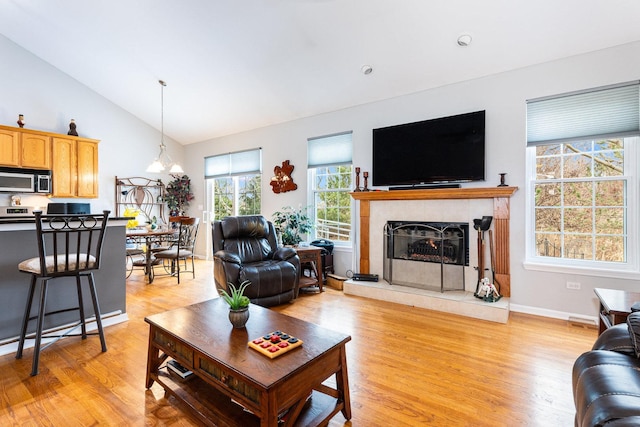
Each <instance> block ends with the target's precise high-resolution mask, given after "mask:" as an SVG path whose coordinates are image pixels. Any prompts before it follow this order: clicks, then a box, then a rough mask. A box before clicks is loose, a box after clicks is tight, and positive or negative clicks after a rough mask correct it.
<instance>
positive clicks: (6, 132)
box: [0, 126, 100, 198]
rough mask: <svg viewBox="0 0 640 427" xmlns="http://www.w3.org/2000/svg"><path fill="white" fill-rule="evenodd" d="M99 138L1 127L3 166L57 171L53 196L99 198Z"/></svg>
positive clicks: (1, 162)
mask: <svg viewBox="0 0 640 427" xmlns="http://www.w3.org/2000/svg"><path fill="white" fill-rule="evenodd" d="M99 142H100V141H98V140H96V139H89V138H81V137H77V136H70V135H62V134H57V133H51V132H41V131H37V130H31V129H23V128H16V127H11V126H0V166H8V167H15V168H25V169H43V170H51V171H52V172H53V193H52V195H51V196H52V197H83V198H97V197H98V143H99Z"/></svg>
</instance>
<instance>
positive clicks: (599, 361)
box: [573, 312, 640, 427]
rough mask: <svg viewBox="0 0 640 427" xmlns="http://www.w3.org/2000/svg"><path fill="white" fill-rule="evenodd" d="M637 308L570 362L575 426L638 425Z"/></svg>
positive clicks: (639, 336) (639, 318)
mask: <svg viewBox="0 0 640 427" xmlns="http://www.w3.org/2000/svg"><path fill="white" fill-rule="evenodd" d="M639 343H640V312H636V313H632V314H631V315H629V317H628V318H627V323H621V324H619V325H615V326H613V327H611V328H609V329H607V330H606V331H604V332H603V333H602V334H601V335H600V336H599V337H598V339H597V340H596V342H595V343H594V345H593V348H592V350H591V351H588V352H586V353H584V354H582V355H581V356H580V357H578V359H576V362H575V363H574V366H573V397H574V401H575V405H576V418H575V425H576V427H587V426H588V427H592V426H606V427H621V426H625V427H626V426H635V427H637V426H640V359H638V356H639V355H640V351H638V350H640V348H639V347H638V344H639Z"/></svg>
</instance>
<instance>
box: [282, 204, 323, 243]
mask: <svg viewBox="0 0 640 427" xmlns="http://www.w3.org/2000/svg"><path fill="white" fill-rule="evenodd" d="M273 225H274V226H275V228H276V230H278V232H279V233H280V236H281V238H282V244H283V245H291V246H296V245H297V244H299V243H300V242H301V241H302V237H301V234H307V233H309V232H310V231H311V230H312V229H313V222H312V221H311V218H310V217H309V215H307V208H306V207H305V208H299V209H294V208H292V207H291V206H287V207H285V208H283V209H282V210H281V211H278V212H275V213H274V214H273Z"/></svg>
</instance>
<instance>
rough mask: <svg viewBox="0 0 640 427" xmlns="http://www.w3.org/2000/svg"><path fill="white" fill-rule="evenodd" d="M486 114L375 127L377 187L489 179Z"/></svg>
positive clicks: (375, 174) (374, 174)
mask: <svg viewBox="0 0 640 427" xmlns="http://www.w3.org/2000/svg"><path fill="white" fill-rule="evenodd" d="M484 126H485V111H484V110H483V111H476V112H472V113H466V114H459V115H456V116H450V117H441V118H437V119H432V120H424V121H420V122H415V123H406V124H401V125H396V126H389V127H384V128H378V129H373V164H372V184H373V186H419V185H429V184H437V183H460V182H469V181H484V179H485V155H484V154H485V153H484Z"/></svg>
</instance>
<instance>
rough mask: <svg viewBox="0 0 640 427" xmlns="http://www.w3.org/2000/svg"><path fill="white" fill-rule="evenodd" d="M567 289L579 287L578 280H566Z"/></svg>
mask: <svg viewBox="0 0 640 427" xmlns="http://www.w3.org/2000/svg"><path fill="white" fill-rule="evenodd" d="M567 289H575V290H578V289H580V282H567Z"/></svg>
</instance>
